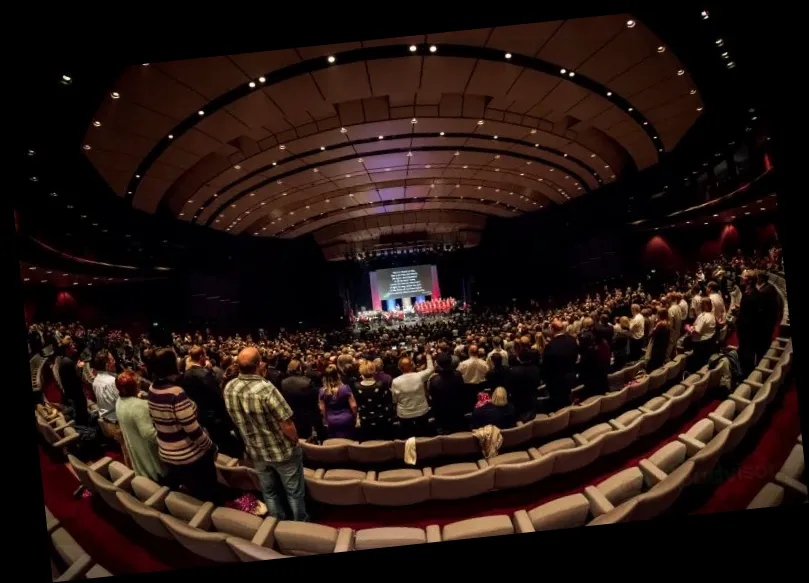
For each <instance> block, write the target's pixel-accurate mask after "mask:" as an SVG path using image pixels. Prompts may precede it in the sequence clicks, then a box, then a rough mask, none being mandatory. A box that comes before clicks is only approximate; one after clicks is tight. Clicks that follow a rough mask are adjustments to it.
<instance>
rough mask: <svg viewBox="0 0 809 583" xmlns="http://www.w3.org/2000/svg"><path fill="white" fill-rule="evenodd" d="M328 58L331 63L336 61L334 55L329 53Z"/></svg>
mask: <svg viewBox="0 0 809 583" xmlns="http://www.w3.org/2000/svg"><path fill="white" fill-rule="evenodd" d="M327 60H328V61H329V63H333V62H334V61H335V58H334V55H329V58H328V59H327Z"/></svg>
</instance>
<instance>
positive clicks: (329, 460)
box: [300, 439, 352, 464]
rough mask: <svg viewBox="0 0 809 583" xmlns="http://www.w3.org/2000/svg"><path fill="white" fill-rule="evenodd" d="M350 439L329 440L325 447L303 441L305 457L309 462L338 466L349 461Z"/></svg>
mask: <svg viewBox="0 0 809 583" xmlns="http://www.w3.org/2000/svg"><path fill="white" fill-rule="evenodd" d="M349 443H352V442H351V440H349V439H327V440H326V441H324V442H323V445H315V444H312V443H307V442H305V441H301V442H300V445H301V447H302V448H303V455H304V457H305V458H306V459H307V460H310V461H313V462H321V463H324V464H336V463H340V462H347V461H348V444H349Z"/></svg>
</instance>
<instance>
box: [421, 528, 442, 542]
mask: <svg viewBox="0 0 809 583" xmlns="http://www.w3.org/2000/svg"><path fill="white" fill-rule="evenodd" d="M424 530H425V531H426V532H427V542H428V543H440V542H441V527H440V526H438V525H437V524H431V525H429V526H428V527H427V528H425V529H424Z"/></svg>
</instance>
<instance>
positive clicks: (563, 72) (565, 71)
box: [559, 69, 567, 75]
mask: <svg viewBox="0 0 809 583" xmlns="http://www.w3.org/2000/svg"><path fill="white" fill-rule="evenodd" d="M559 72H560V73H561V74H562V75H564V74H565V73H567V69H562V70H561V71H559Z"/></svg>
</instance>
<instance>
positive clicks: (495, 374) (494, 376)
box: [486, 352, 511, 391]
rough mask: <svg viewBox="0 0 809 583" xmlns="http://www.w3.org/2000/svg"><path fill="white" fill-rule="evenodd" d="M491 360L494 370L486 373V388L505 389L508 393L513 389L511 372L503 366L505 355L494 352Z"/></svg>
mask: <svg viewBox="0 0 809 583" xmlns="http://www.w3.org/2000/svg"><path fill="white" fill-rule="evenodd" d="M489 359H490V360H491V361H492V364H491V366H492V368H491V370H490V371H489V372H487V373H486V386H487V387H488V388H489V389H491V390H494V389H496V388H497V387H503V388H505V389H506V390H507V391H508V389H509V388H510V387H511V370H510V369H509V368H508V367H507V366H503V355H502V354H501V353H499V352H494V353H492V355H491V356H490V357H489Z"/></svg>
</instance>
